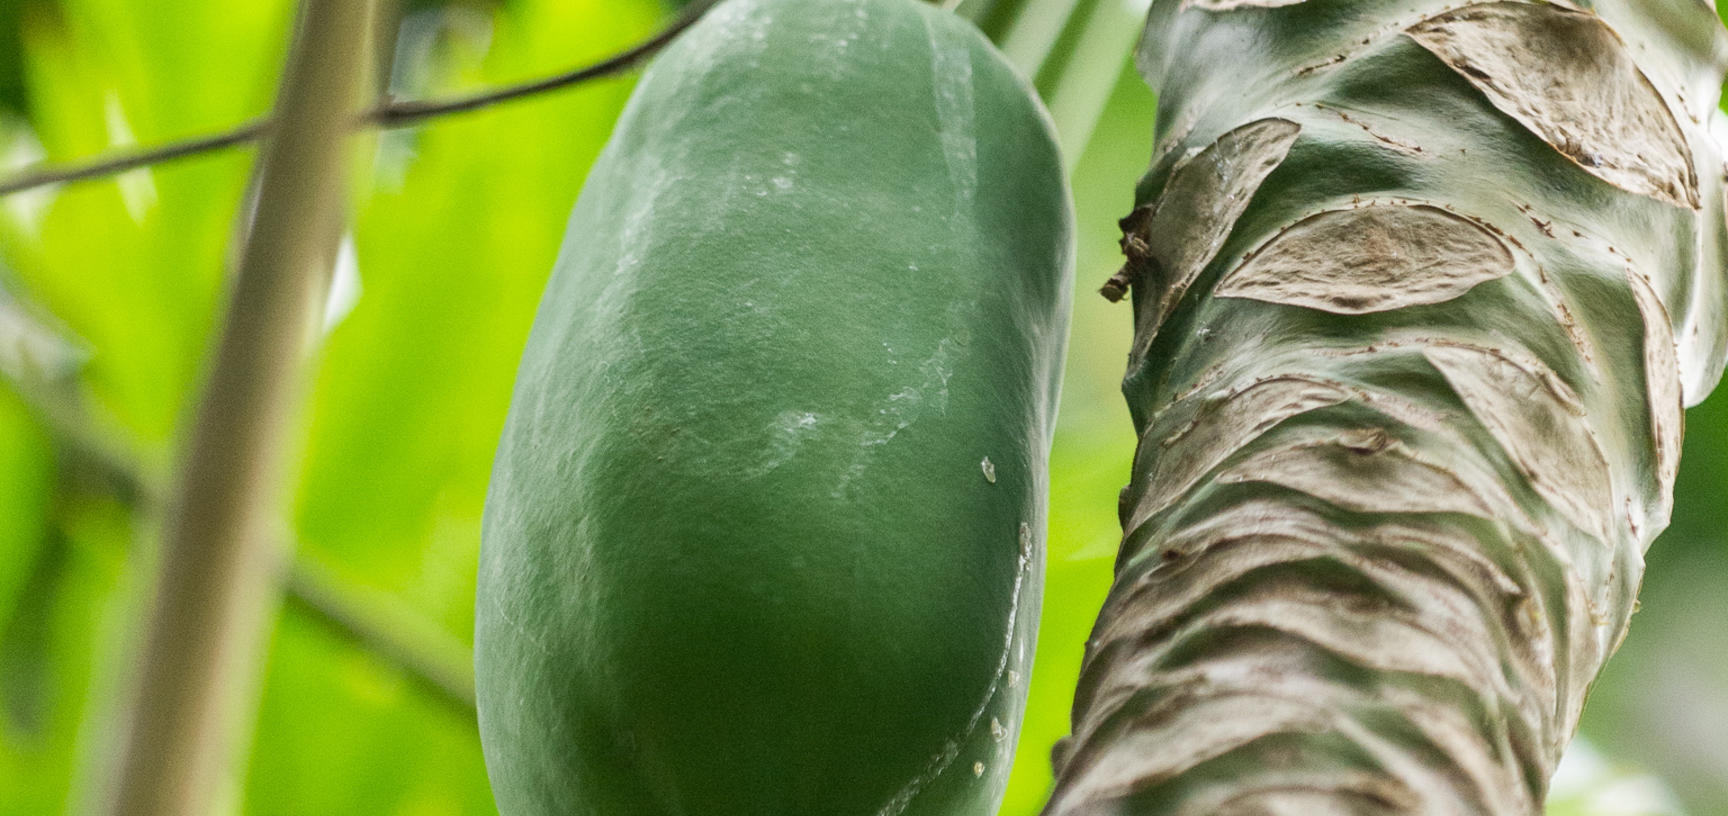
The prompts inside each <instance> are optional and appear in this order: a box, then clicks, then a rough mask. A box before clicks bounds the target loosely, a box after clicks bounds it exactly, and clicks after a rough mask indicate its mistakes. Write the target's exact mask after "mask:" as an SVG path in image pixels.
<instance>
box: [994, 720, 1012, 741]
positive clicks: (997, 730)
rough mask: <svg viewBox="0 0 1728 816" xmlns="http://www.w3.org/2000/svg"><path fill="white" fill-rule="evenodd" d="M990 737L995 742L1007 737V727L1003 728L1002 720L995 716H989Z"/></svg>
mask: <svg viewBox="0 0 1728 816" xmlns="http://www.w3.org/2000/svg"><path fill="white" fill-rule="evenodd" d="M990 738H991V739H993V740H995V741H997V742H1001V741H1002V740H1005V739H1007V738H1008V729H1006V728H1003V727H1002V721H1001V720H999V719H996V718H995V717H991V718H990Z"/></svg>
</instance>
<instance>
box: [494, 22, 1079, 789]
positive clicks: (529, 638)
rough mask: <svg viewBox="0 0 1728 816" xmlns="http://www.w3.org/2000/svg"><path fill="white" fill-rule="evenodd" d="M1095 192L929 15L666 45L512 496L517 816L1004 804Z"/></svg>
mask: <svg viewBox="0 0 1728 816" xmlns="http://www.w3.org/2000/svg"><path fill="white" fill-rule="evenodd" d="M1067 195H1068V194H1067V190H1066V184H1065V180H1064V177H1063V174H1062V170H1061V166H1060V162H1059V161H1058V156H1057V150H1056V146H1055V141H1054V136H1053V133H1052V131H1051V128H1050V125H1049V122H1048V119H1047V117H1046V116H1045V114H1044V113H1043V111H1042V109H1041V108H1040V107H1039V105H1038V103H1037V101H1036V100H1035V99H1034V98H1033V96H1032V94H1031V92H1030V90H1029V89H1028V87H1027V85H1026V84H1025V83H1024V82H1023V81H1022V80H1021V79H1020V78H1019V77H1017V76H1016V75H1015V73H1014V72H1013V70H1012V69H1011V68H1010V67H1009V66H1008V65H1007V63H1006V62H1005V61H1004V60H1003V59H1002V58H1001V57H1000V56H999V55H998V54H997V53H996V52H995V51H994V50H993V49H992V48H991V47H990V46H989V44H988V43H987V42H986V41H985V40H984V39H983V38H982V37H980V36H979V35H978V34H977V33H976V32H975V31H974V30H972V29H971V28H970V27H969V26H968V25H967V24H965V23H963V22H961V21H959V20H958V19H957V18H954V17H952V16H950V15H946V14H942V13H940V12H937V11H936V10H934V9H933V8H930V7H927V6H925V5H923V4H920V3H917V2H914V0H820V1H819V0H731V2H728V3H725V4H723V5H721V6H720V7H718V8H717V9H715V10H714V11H713V12H711V13H710V14H709V15H708V17H707V19H705V20H704V21H703V22H702V23H701V24H699V25H698V26H696V27H695V28H694V29H692V30H691V31H689V32H688V33H687V34H685V35H684V36H683V37H681V38H680V39H679V40H678V41H677V42H676V43H674V44H673V45H672V46H671V47H670V48H668V49H667V50H666V51H665V52H664V53H663V54H662V55H660V56H659V57H658V58H657V59H656V60H655V62H654V64H653V65H652V67H650V69H649V70H648V72H647V73H646V75H645V76H644V77H643V78H642V81H641V83H640V85H639V86H638V88H637V90H636V92H635V96H634V97H633V99H632V100H631V103H630V105H629V107H628V109H627V110H626V112H625V113H624V115H623V117H622V118H621V120H620V121H619V123H618V126H617V130H616V131H615V132H614V134H613V137H612V141H611V143H610V144H609V145H608V147H607V149H606V152H605V153H604V154H603V155H602V156H601V158H600V160H599V162H598V163H597V164H596V166H595V167H594V170H593V171H592V173H591V175H590V176H589V179H588V182H587V185H586V187H585V188H584V190H583V193H582V197H581V199H580V201H579V203H578V204H577V206H576V211H575V213H574V214H573V215H572V217H571V221H570V228H569V232H568V234H567V237H566V242H565V247H564V249H563V252H562V255H561V257H560V258H559V261H558V264H557V268H556V271H555V272H554V274H553V277H552V280H551V282H550V284H549V286H548V288H547V290H546V294H545V297H544V300H543V301H542V303H541V307H540V313H539V315H538V317H537V319H536V321H535V324H534V329H533V333H532V335H531V336H530V338H529V341H528V345H527V349H526V351H525V353H524V355H523V359H522V365H521V369H520V372H519V374H518V380H517V386H516V393H515V397H514V400H513V404H512V407H511V413H510V418H509V421H508V423H507V425H506V427H505V431H504V436H503V441H502V443H501V445H500V447H499V451H498V456H497V460H496V464H495V469H494V473H493V480H492V486H491V493H490V495H489V497H488V500H487V503H486V517H485V527H484V544H483V548H482V552H481V566H480V578H479V600H478V605H477V624H476V633H475V640H476V648H475V663H476V669H477V674H478V677H477V680H478V686H479V703H480V727H481V736H482V740H483V743H484V746H485V751H486V761H487V768H488V770H489V772H490V775H491V779H492V785H493V790H494V793H495V795H496V797H497V800H498V805H499V809H500V810H501V811H502V812H503V813H504V814H506V816H529V815H530V814H560V816H563V815H565V814H607V815H608V816H610V815H611V814H620V815H623V814H628V816H656V815H657V814H702V815H703V816H728V814H739V815H740V816H742V815H743V814H750V816H774V815H775V814H787V815H788V816H790V815H791V814H799V816H849V815H850V814H857V815H858V816H874V814H895V813H905V814H944V816H953V815H954V814H988V813H994V812H995V808H996V806H997V804H998V802H999V801H1000V798H1001V792H1002V789H1003V787H1004V786H1005V784H1006V781H1007V778H1008V767H1009V761H1010V759H1011V753H1012V750H1013V745H1014V740H1015V737H1016V735H1017V733H1018V730H1019V722H1020V716H1021V710H1022V708H1023V706H1024V699H1025V690H1026V681H1027V679H1028V674H1029V669H1030V666H1031V659H1032V651H1033V637H1034V634H1035V627H1036V625H1037V620H1038V603H1039V595H1040V589H1041V585H1042V577H1041V574H1042V562H1043V537H1044V536H1043V532H1044V526H1045V509H1044V501H1045V492H1046V473H1045V467H1046V458H1047V453H1048V449H1049V439H1050V433H1051V429H1052V427H1053V424H1054V412H1055V406H1056V395H1057V387H1058V379H1059V373H1060V364H1061V353H1062V349H1063V344H1064V341H1065V337H1066V333H1067V328H1066V315H1067V313H1068V297H1069V294H1068V293H1069V279H1070V276H1071V273H1072V251H1073V250H1072V235H1071V227H1072V224H1071V222H1072V215H1071V205H1070V202H1069V201H1068V198H1067ZM986 458H988V459H989V460H990V462H991V464H992V466H993V468H994V477H993V478H994V480H993V481H992V480H991V479H987V478H986V476H985V468H984V467H983V461H984V460H985V459H986ZM1022 525H1025V529H1026V531H1027V532H1026V534H1025V535H1024V536H1023V535H1022V532H1021V531H1022Z"/></svg>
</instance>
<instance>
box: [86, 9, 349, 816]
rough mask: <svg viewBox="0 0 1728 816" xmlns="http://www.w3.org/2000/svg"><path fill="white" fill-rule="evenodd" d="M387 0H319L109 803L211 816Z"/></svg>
mask: <svg viewBox="0 0 1728 816" xmlns="http://www.w3.org/2000/svg"><path fill="white" fill-rule="evenodd" d="M373 5H374V4H373V3H370V2H356V0H305V2H304V3H303V4H302V6H301V12H300V19H299V24H298V27H297V31H296V34H295V39H294V44H293V46H292V47H291V48H290V51H289V57H288V64H287V67H286V69H285V71H284V74H283V81H282V86H281V90H280V92H279V94H278V97H277V104H276V113H275V119H276V122H277V123H278V126H277V127H276V128H275V129H274V130H273V131H272V132H271V133H270V135H269V137H268V139H267V141H266V143H265V145H264V148H263V151H262V154H261V156H260V157H259V164H258V171H257V189H258V202H257V210H256V216H255V219H254V221H253V225H252V229H251V230H250V234H249V237H248V238H247V241H246V246H245V249H244V251H243V253H242V257H241V261H240V264H239V269H238V271H237V274H236V277H235V280H234V283H233V287H234V288H233V292H232V295H231V299H230V301H229V309H228V312H227V316H226V320H225V322H224V326H223V329H222V331H221V333H220V336H219V339H218V341H217V346H216V348H215V353H214V355H213V359H212V368H211V370H210V375H209V380H208V382H207V383H206V385H205V387H204V391H203V394H202V397H201V398H200V400H199V404H198V408H197V413H196V416H195V418H194V420H193V424H192V427H191V433H190V435H189V437H188V441H187V445H186V448H185V455H184V459H183V460H182V462H181V467H180V471H179V475H178V477H177V482H176V484H175V487H174V489H173V492H172V497H171V499H170V501H169V504H168V506H167V512H166V514H165V518H164V530H163V535H162V546H163V551H162V556H161V560H160V573H159V578H158V580H157V583H156V587H155V598H154V607H153V609H152V611H151V613H150V616H149V619H148V624H147V626H148V628H147V629H146V631H145V634H144V649H143V651H142V653H141V655H140V658H139V663H138V676H137V687H136V689H137V690H136V696H135V698H133V699H132V700H131V701H130V703H131V704H130V706H129V707H128V709H127V712H126V714H125V722H124V724H123V727H122V730H121V732H120V740H121V742H120V754H119V755H118V757H117V758H116V761H117V764H116V767H115V774H116V775H115V777H114V783H113V787H112V789H111V790H110V791H109V792H108V796H107V798H106V801H107V802H108V807H107V808H106V809H105V812H107V813H109V814H114V815H115V816H202V814H206V813H208V812H210V809H211V807H212V805H213V804H214V802H215V799H216V794H217V792H218V791H219V790H221V789H222V787H223V786H224V785H225V784H226V782H227V779H228V776H229V772H228V766H229V760H230V758H231V756H232V755H233V754H234V744H233V741H234V739H235V738H236V736H237V735H238V734H240V733H243V732H245V731H246V730H247V728H246V725H245V722H244V718H243V717H242V716H241V715H240V712H239V711H238V709H239V708H240V706H239V703H240V701H241V700H243V699H245V698H246V696H247V695H245V694H244V693H243V690H244V689H245V688H246V687H248V686H249V684H250V681H251V680H252V679H253V676H254V675H255V673H256V668H255V666H256V664H257V659H258V656H259V654H260V652H261V651H262V645H263V641H264V635H265V623H266V621H268V620H269V619H270V617H271V616H272V615H273V614H274V611H275V609H276V608H277V606H278V604H279V602H280V592H279V589H278V587H279V584H278V583H277V580H276V576H277V572H278V570H279V569H280V566H279V564H280V562H281V558H282V552H281V550H280V549H279V548H278V547H277V546H276V545H277V543H278V541H279V539H278V538H277V537H275V536H273V535H272V529H271V528H272V526H273V521H274V519H275V517H276V515H277V503H278V498H279V495H278V494H279V491H280V483H281V479H280V474H281V472H282V469H283V459H284V456H283V453H284V449H285V447H286V446H285V444H284V443H285V441H286V440H287V438H288V437H289V428H290V424H291V419H292V417H293V415H294V407H293V406H294V405H295V404H296V402H297V397H298V394H299V391H300V386H301V381H302V379H303V375H304V371H303V368H304V365H303V364H304V360H305V357H306V352H307V346H308V342H309V340H310V338H311V337H312V330H313V328H314V327H315V325H316V320H317V317H318V315H319V314H320V312H321V310H322V305H323V301H324V295H325V291H326V289H327V288H328V278H329V271H330V267H331V264H332V262H333V260H334V253H335V250H336V245H337V240H338V237H339V236H340V231H339V228H340V225H341V221H342V219H341V218H340V217H339V213H340V211H341V208H342V204H343V198H344V192H343V190H344V182H343V178H344V173H343V164H344V150H343V147H344V143H345V138H344V137H345V136H346V135H347V133H348V129H349V122H350V120H351V119H352V117H353V115H354V110H355V107H356V104H355V103H356V101H357V99H358V95H357V94H358V91H359V90H360V85H361V80H362V78H363V77H364V76H365V74H366V70H365V64H366V63H365V58H364V55H365V53H366V50H367V46H368V44H369V41H368V33H367V32H368V22H369V15H370V13H371V10H372V8H373Z"/></svg>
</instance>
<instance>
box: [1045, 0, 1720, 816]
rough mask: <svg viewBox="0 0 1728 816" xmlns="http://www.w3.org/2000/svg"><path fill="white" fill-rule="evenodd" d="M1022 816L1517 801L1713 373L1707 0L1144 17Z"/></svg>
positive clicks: (1224, 10)
mask: <svg viewBox="0 0 1728 816" xmlns="http://www.w3.org/2000/svg"><path fill="white" fill-rule="evenodd" d="M1138 58H1139V65H1140V68H1141V71H1142V73H1143V74H1144V75H1145V76H1146V77H1147V79H1148V81H1149V82H1151V83H1152V85H1153V86H1154V87H1155V88H1156V89H1157V90H1158V91H1159V93H1160V104H1159V119H1158V137H1157V144H1156V146H1155V148H1154V154H1155V155H1154V158H1153V160H1152V167H1151V170H1150V172H1149V173H1148V174H1147V175H1146V177H1145V178H1144V179H1143V180H1142V181H1141V183H1140V185H1139V188H1138V190H1137V196H1136V201H1137V206H1136V209H1135V210H1134V211H1133V213H1132V214H1131V215H1130V216H1129V217H1127V218H1125V219H1124V220H1123V223H1122V225H1123V231H1124V235H1123V240H1122V245H1123V249H1124V252H1125V254H1126V255H1127V256H1128V263H1127V265H1126V266H1125V267H1124V269H1123V272H1122V273H1119V274H1118V276H1117V277H1116V278H1113V279H1112V281H1111V283H1110V284H1108V285H1106V287H1105V293H1106V295H1107V296H1108V295H1115V296H1118V297H1119V296H1121V294H1122V293H1123V291H1124V290H1127V291H1131V292H1132V295H1133V304H1134V321H1135V341H1134V346H1133V349H1132V352H1131V355H1130V360H1129V367H1128V374H1127V377H1126V379H1125V381H1124V384H1123V389H1124V393H1125V395H1126V397H1127V399H1128V403H1129V406H1130V409H1131V413H1132V415H1133V418H1134V422H1135V425H1136V428H1137V430H1138V432H1139V436H1140V441H1139V446H1138V450H1137V453H1136V456H1135V460H1134V465H1133V474H1132V481H1131V483H1130V484H1129V486H1128V487H1127V489H1125V490H1124V491H1123V493H1122V498H1121V504H1120V509H1121V514H1122V522H1123V541H1122V548H1121V552H1120V554H1119V556H1118V559H1117V562H1116V580H1115V583H1114V585H1113V586H1112V588H1111V590H1110V593H1109V596H1108V598H1107V600H1106V601H1105V604H1104V608H1103V611H1102V612H1101V614H1100V616H1099V619H1098V622H1097V624H1096V627H1095V629H1094V631H1093V634H1092V637H1091V639H1090V640H1089V641H1088V644H1087V649H1086V659H1085V665H1084V669H1083V671H1082V675H1081V679H1080V683H1079V688H1078V690H1077V693H1076V699H1075V704H1074V717H1073V734H1072V736H1070V737H1069V738H1067V739H1066V740H1064V741H1063V742H1062V743H1061V744H1060V745H1058V747H1057V750H1056V756H1055V764H1056V774H1057V783H1056V788H1055V791H1054V793H1053V796H1052V799H1051V801H1050V804H1049V806H1048V808H1047V810H1046V813H1047V814H1059V815H1060V816H1079V815H1080V814H1135V815H1136V816H1139V815H1140V814H1218V813H1223V814H1249V813H1252V814H1286V813H1289V814H1297V813H1299V814H1334V813H1349V814H1368V813H1373V814H1381V813H1385V814H1392V813H1396V814H1459V816H1480V814H1534V813H1538V812H1540V810H1541V803H1542V800H1543V797H1544V795H1545V792H1546V788H1547V785H1548V779H1549V776H1550V775H1551V773H1552V771H1553V770H1554V766H1555V764H1556V762H1557V761H1558V760H1559V757H1560V754H1561V752H1562V750H1563V749H1564V748H1565V747H1566V744H1567V742H1568V740H1569V739H1570V738H1571V736H1572V734H1573V731H1574V730H1575V728H1576V726H1577V723H1578V715H1579V711H1580V708H1581V707H1582V705H1583V702H1584V698H1585V694H1586V691H1587V690H1588V687H1589V684H1590V682H1591V681H1592V680H1593V679H1594V678H1595V676H1596V674H1597V672H1598V670H1599V669H1600V668H1601V667H1602V664H1603V662H1604V661H1605V660H1606V659H1607V658H1608V656H1609V655H1610V654H1611V653H1612V652H1613V651H1614V649H1615V647H1616V646H1617V645H1618V644H1619V642H1620V639H1621V638H1622V637H1623V636H1624V634H1625V632H1626V629H1627V624H1628V621H1629V619H1630V617H1631V615H1632V612H1633V610H1634V608H1635V598H1636V594H1637V589H1638V584H1639V580H1640V577H1641V575H1642V572H1643V554H1644V551H1645V548H1646V547H1647V546H1648V545H1649V543H1650V541H1651V540H1652V539H1653V538H1654V537H1655V535H1656V533H1657V532H1658V531H1660V530H1661V529H1662V528H1663V527H1664V526H1665V525H1666V523H1667V521H1668V516H1669V509H1670V501H1671V499H1670V496H1671V489H1672V483H1673V479H1674V475H1675V468H1676V461H1677V458H1678V453H1679V449H1680V436H1681V424H1682V407H1683V404H1688V403H1693V402H1696V401H1698V400H1699V399H1702V397H1703V396H1704V395H1705V394H1706V393H1707V392H1708V391H1709V390H1710V388H1711V387H1712V386H1713V385H1714V383H1715V381H1716V380H1717V379H1718V378H1719V376H1720V374H1721V371H1722V367H1723V355H1724V339H1725V336H1728V335H1725V330H1728V324H1725V320H1724V311H1725V309H1728V292H1725V285H1728V284H1725V272H1728V263H1725V260H1724V247H1725V245H1728V234H1725V233H1728V225H1725V223H1724V213H1723V190H1724V166H1723V161H1722V155H1721V150H1720V148H1719V147H1718V146H1717V143H1716V142H1715V141H1714V140H1713V137H1712V122H1713V121H1714V118H1715V117H1716V116H1718V114H1716V113H1715V112H1714V109H1715V105H1716V101H1717V97H1718V93H1719V90H1720V87H1721V83H1722V79H1723V70H1724V65H1725V64H1728V35H1725V34H1724V32H1723V29H1722V26H1721V24H1720V23H1719V22H1718V21H1717V19H1716V17H1715V14H1714V12H1713V11H1712V9H1711V8H1710V7H1709V6H1708V5H1707V3H1706V2H1701V0H1600V2H1595V3H1591V2H1588V0H1580V2H1577V3H1572V2H1557V3H1525V2H1479V3H1474V4H1470V5H1464V6H1456V5H1453V4H1448V3H1445V2H1443V0H1396V1H1395V2H1394V1H1392V0H1385V1H1382V2H1368V1H1367V0H1294V1H1293V0H1158V2H1157V3H1156V4H1155V5H1154V7H1153V10H1152V12H1151V15H1150V18H1149V20H1148V23H1147V28H1146V31H1145V35H1144V38H1143V40H1142V44H1141V46H1140V51H1139V54H1138Z"/></svg>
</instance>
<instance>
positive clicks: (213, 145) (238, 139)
mask: <svg viewBox="0 0 1728 816" xmlns="http://www.w3.org/2000/svg"><path fill="white" fill-rule="evenodd" d="M717 2H718V0H700V1H699V2H696V3H693V4H691V6H690V7H689V9H687V10H686V11H685V12H684V14H682V15H681V16H679V17H678V19H676V20H674V21H673V22H672V23H671V24H670V25H668V26H666V27H665V28H664V29H661V30H660V31H659V32H658V33H656V34H654V35H653V36H652V37H649V38H648V39H646V40H643V41H642V42H640V43H637V44H636V45H633V46H631V47H629V48H627V49H625V50H624V51H621V52H619V53H617V54H615V55H613V56H611V57H608V58H606V59H604V60H601V61H600V62H597V63H594V64H592V65H587V66H583V67H581V68H577V69H575V70H572V71H566V72H564V73H561V74H558V75H556V76H550V77H545V78H542V79H536V80H531V81H528V82H523V83H519V84H516V85H507V86H505V87H502V88H496V89H493V90H489V91H482V92H479V93H474V94H470V95H467V96H461V97H456V98H453V99H419V100H412V99H411V100H402V101H393V102H387V103H384V104H382V105H379V106H378V107H375V108H373V109H372V110H369V111H367V112H365V113H363V114H361V115H360V116H358V117H356V118H355V120H354V123H353V127H354V128H356V129H358V128H366V127H379V128H401V127H409V126H412V125H416V124H419V123H420V122H424V121H426V120H428V119H434V118H437V117H440V116H446V115H450V114H457V113H467V112H470V111H475V110H480V109H481V108H487V107H491V106H492V105H496V104H499V103H503V102H511V101H515V100H518V99H525V98H527V97H530V96H536V95H538V94H542V93H546V92H548V91H555V90H559V89H561V88H567V87H569V86H571V85H576V84H579V83H582V82H587V81H589V80H594V79H600V78H603V77H608V76H613V75H616V74H621V73H623V72H625V71H628V70H630V69H631V68H633V67H635V66H636V64H637V63H640V62H641V61H642V60H644V59H647V58H648V57H650V56H653V55H654V54H655V53H656V52H658V51H659V50H660V49H661V48H664V47H666V44H667V43H670V42H671V41H672V40H673V39H674V38H676V37H677V36H678V35H679V34H680V33H682V32H683V31H684V30H685V29H687V28H689V27H690V26H691V25H693V24H695V22H696V21H697V20H699V19H701V18H702V15H703V14H704V13H705V12H707V11H708V9H709V8H711V7H713V6H714V5H715V3H717ZM271 124H272V122H271V120H270V119H268V118H262V119H254V120H252V121H250V122H247V123H245V124H242V125H240V126H238V127H235V128H233V129H231V130H228V131H224V132H222V133H215V134H210V135H207V136H199V137H195V138H191V139H186V140H184V141H179V142H174V143H173V144H167V145H162V146H160V147H153V148H147V149H143V150H134V151H129V152H122V153H118V154H115V155H112V156H108V157H105V158H100V159H96V160H94V161H91V162H88V163H85V164H74V165H65V166H54V165H44V166H38V167H37V168H35V169H32V170H27V171H25V172H23V173H20V174H19V175H16V176H14V177H12V178H9V179H6V180H4V181H0V197H3V196H8V195H12V194H14V193H21V192H24V191H25V190H33V189H36V188H38V187H46V186H48V185H51V184H69V183H72V182H78V181H89V180H91V179H99V178H106V177H108V176H112V175H116V174H119V173H124V172H126V171H128V170H137V169H138V168H140V167H148V166H151V165H155V164H161V163H164V162H169V161H174V160H175V159H183V158H187V157H190V156H197V155H201V154H204V153H209V152H212V151H215V150H221V149H223V148H228V147H234V146H236V145H241V144H245V143H247V142H252V141H255V140H257V139H259V138H261V137H263V135H264V134H265V133H266V132H267V131H268V130H269V129H270V126H271Z"/></svg>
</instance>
